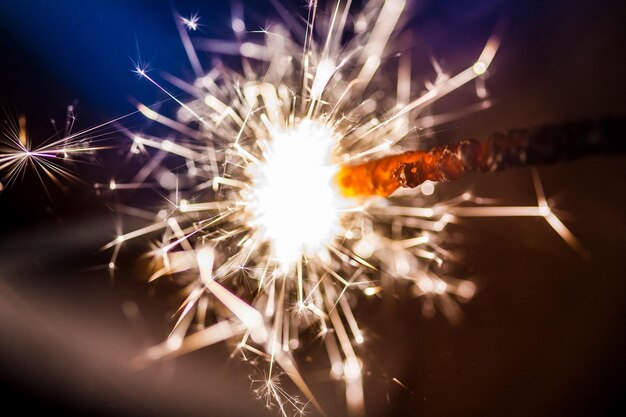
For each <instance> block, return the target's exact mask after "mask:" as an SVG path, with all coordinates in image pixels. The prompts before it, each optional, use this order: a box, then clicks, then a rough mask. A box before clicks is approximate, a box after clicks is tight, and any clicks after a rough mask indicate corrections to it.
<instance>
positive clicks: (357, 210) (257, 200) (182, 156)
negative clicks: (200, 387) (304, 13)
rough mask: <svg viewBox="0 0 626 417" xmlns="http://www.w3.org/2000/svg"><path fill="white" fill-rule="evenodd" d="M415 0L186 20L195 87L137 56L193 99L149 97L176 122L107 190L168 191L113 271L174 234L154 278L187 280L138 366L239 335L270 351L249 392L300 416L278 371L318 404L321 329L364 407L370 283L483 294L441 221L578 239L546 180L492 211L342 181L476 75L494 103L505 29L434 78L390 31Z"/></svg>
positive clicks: (442, 298) (414, 133) (398, 146)
mask: <svg viewBox="0 0 626 417" xmlns="http://www.w3.org/2000/svg"><path fill="white" fill-rule="evenodd" d="M406 7H407V5H406V2H405V1H404V0H387V1H383V0H370V1H368V2H366V3H365V5H364V6H363V8H362V9H360V10H351V2H350V1H338V2H336V3H334V4H333V5H332V7H331V8H330V9H329V13H328V14H325V15H324V16H326V17H327V18H320V13H319V11H318V6H317V1H313V2H311V3H310V7H309V9H308V20H307V23H306V24H305V25H304V26H302V25H301V23H300V21H299V20H298V19H297V18H290V17H289V13H288V12H287V11H286V10H285V9H284V8H283V7H282V6H280V5H277V9H278V11H279V13H280V14H281V16H282V17H283V19H284V21H283V22H281V23H275V24H272V25H271V26H269V29H264V30H262V31H260V32H253V33H250V34H249V35H250V36H251V37H252V39H250V40H248V39H247V36H248V35H247V34H246V33H245V29H246V25H245V23H244V19H243V13H242V12H241V11H240V10H236V11H235V13H234V16H233V20H232V29H233V31H234V38H235V40H234V41H232V42H229V41H224V40H197V41H195V42H192V41H191V39H190V37H189V32H188V31H194V30H195V29H196V28H197V25H198V19H197V17H196V16H195V15H193V16H192V17H191V18H189V19H187V18H179V19H177V20H176V22H177V25H178V27H179V33H180V34H181V39H182V41H183V45H184V47H185V50H186V52H187V54H188V56H189V60H190V63H191V66H192V68H193V70H194V71H195V74H196V80H195V81H193V82H192V83H187V82H184V81H182V80H180V79H178V78H176V77H173V76H170V75H167V76H166V77H165V78H166V80H167V81H168V82H169V83H171V84H172V85H173V86H174V87H176V88H178V89H180V90H182V91H184V92H185V93H188V94H189V95H190V96H191V98H190V99H189V100H181V99H180V98H179V97H180V96H179V94H178V93H173V92H170V91H169V89H167V88H166V87H164V86H163V85H162V84H161V83H160V82H158V81H157V80H155V78H153V76H152V75H151V74H150V73H148V72H147V71H145V70H144V69H141V68H138V69H137V73H138V74H139V75H140V76H141V77H143V78H145V79H146V80H147V81H149V82H151V83H153V84H154V85H155V86H156V87H157V88H159V89H161V90H162V91H163V92H164V93H166V94H167V95H168V96H169V97H170V98H171V99H172V100H173V102H175V103H176V104H178V105H179V109H178V112H177V114H176V117H175V118H172V117H168V116H167V115H165V114H160V113H158V112H156V111H154V110H153V109H151V108H149V107H147V106H145V105H143V104H139V105H138V110H139V111H140V112H141V113H143V114H144V115H145V116H146V117H147V118H148V119H150V120H153V121H156V122H158V123H160V124H162V125H164V126H166V127H168V128H170V129H172V130H173V132H175V134H173V135H168V136H167V137H166V138H163V137H160V136H156V135H150V134H148V133H146V132H132V131H125V132H126V134H127V136H128V138H129V140H130V143H131V145H130V146H131V147H130V149H131V155H136V154H144V155H148V156H149V158H150V159H149V162H147V163H146V164H145V166H144V167H143V168H142V169H141V170H139V172H138V173H137V175H136V177H135V178H134V179H133V180H132V181H130V182H128V183H120V182H117V181H113V180H112V181H111V182H110V183H109V184H97V185H96V186H97V187H99V188H108V189H110V190H112V191H113V190H115V191H119V190H123V189H136V188H142V187H153V183H148V179H149V178H150V177H152V178H154V179H155V180H156V182H157V183H158V184H159V186H160V187H162V188H163V189H165V190H166V191H167V192H168V193H169V196H168V202H169V204H167V205H166V206H164V207H163V208H162V210H160V211H159V212H158V213H156V214H155V215H154V217H153V218H154V222H153V223H150V224H148V225H146V226H145V227H143V228H141V229H137V230H132V231H128V232H125V233H124V232H121V231H120V233H119V234H118V236H117V237H116V238H115V239H114V240H113V241H112V242H111V243H109V244H108V245H107V246H106V248H107V249H108V248H113V256H112V259H111V262H110V264H109V267H110V270H111V271H114V270H115V269H116V262H117V258H118V256H119V252H120V249H121V247H122V246H123V245H124V243H125V242H127V241H128V240H130V239H135V238H146V237H148V236H150V235H153V234H155V233H161V238H160V240H159V243H158V244H157V245H156V247H154V249H153V250H152V251H151V252H150V255H151V256H152V259H153V265H154V271H153V273H152V275H151V277H150V279H149V280H150V281H154V280H157V279H159V278H161V277H164V276H173V277H175V278H176V279H178V280H180V282H181V285H183V286H184V289H185V300H184V302H183V304H182V306H181V308H180V310H179V312H178V316H177V320H176V324H175V326H174V329H173V330H172V332H171V335H170V336H169V338H168V340H167V341H165V342H163V343H162V344H160V345H157V346H154V347H153V348H151V349H149V350H148V351H147V352H146V353H145V355H143V356H141V357H140V358H138V362H139V363H142V364H145V363H146V361H153V360H158V359H162V358H166V357H173V356H178V355H181V354H183V353H186V352H189V351H192V350H195V349H200V348H202V347H205V346H209V345H212V344H215V343H218V342H222V341H229V342H233V344H232V346H233V354H236V355H240V356H241V357H242V358H244V359H246V360H253V358H255V362H259V361H260V362H265V364H266V365H265V369H266V371H263V372H261V375H263V376H262V377H261V378H255V379H254V380H253V391H254V393H255V395H257V396H261V397H263V398H265V399H266V401H267V405H268V406H270V405H272V404H274V405H275V406H276V407H277V410H278V412H279V413H280V414H281V415H283V416H287V415H290V414H291V413H292V412H295V413H304V404H303V402H302V401H300V400H298V399H296V398H294V397H293V396H292V395H291V394H288V393H287V391H286V390H285V389H284V388H282V387H281V382H280V380H279V376H280V375H282V374H284V375H286V376H287V377H288V378H290V379H291V380H292V381H293V382H294V383H295V385H296V386H297V387H298V389H299V390H300V391H301V393H302V394H303V395H304V396H305V397H306V399H307V401H306V403H308V404H312V405H313V406H314V407H315V408H317V409H318V410H321V409H322V407H321V406H320V404H318V402H317V401H316V399H315V397H314V396H313V393H312V391H311V390H310V389H309V387H308V386H307V384H306V382H305V378H304V377H303V375H302V374H301V373H300V372H299V370H298V366H297V360H296V359H297V356H298V355H297V350H298V348H299V347H300V346H301V344H302V340H303V338H314V337H318V338H319V340H320V341H321V343H322V345H323V347H324V348H325V350H326V352H327V353H328V361H327V362H326V363H324V364H320V365H319V366H320V367H321V368H327V369H328V375H329V377H330V378H332V379H335V380H337V381H341V382H342V383H343V384H345V392H346V403H347V409H348V411H349V413H351V414H353V415H359V414H362V413H363V412H364V394H363V375H364V369H366V368H367V367H368V364H367V363H364V362H363V361H362V360H361V359H360V357H359V349H360V348H359V346H360V345H361V344H363V343H365V342H366V339H367V335H366V333H365V332H364V331H363V330H362V329H361V327H360V326H359V323H358V322H357V320H356V319H355V316H354V314H353V311H352V308H353V306H354V305H355V303H356V301H357V300H358V298H359V297H360V295H361V294H362V295H364V296H375V295H376V294H379V293H381V292H383V293H384V292H385V291H387V290H391V289H392V288H394V287H396V286H397V285H406V286H407V287H408V288H410V293H412V294H414V295H416V296H421V297H423V300H424V301H423V302H424V306H425V307H424V311H425V312H427V313H428V314H431V313H432V312H433V311H434V307H435V306H439V307H440V308H441V310H442V311H443V312H444V313H445V314H446V315H448V316H449V317H450V318H451V319H452V320H454V319H456V318H457V317H458V315H459V311H458V307H457V306H456V304H455V300H459V299H460V300H468V299H470V298H472V296H473V295H474V293H475V290H476V288H475V285H474V284H473V283H472V282H471V281H467V280H461V279H455V278H451V277H446V276H442V275H441V274H440V273H438V271H440V270H441V269H440V266H441V265H442V264H443V263H444V262H445V261H446V259H447V258H448V257H449V251H448V249H447V246H448V243H447V242H446V241H445V240H444V238H443V237H442V235H441V234H440V232H441V231H442V230H444V229H445V228H446V227H447V226H448V225H449V224H451V223H454V222H457V221H458V219H459V218H461V217H468V216H479V217H480V216H536V217H543V218H545V219H546V220H547V222H548V223H549V224H550V225H551V226H552V227H553V228H554V229H555V230H556V231H557V232H558V233H559V234H560V235H561V236H562V237H563V238H564V239H565V240H567V241H568V242H569V243H570V244H572V245H573V246H575V247H578V248H580V247H581V246H580V244H579V243H578V241H577V240H576V239H575V238H574V237H573V235H572V234H571V233H570V232H569V231H568V230H567V228H566V227H565V226H564V225H563V223H562V222H561V221H560V220H559V219H558V218H557V217H556V215H555V214H554V213H553V212H552V210H551V209H550V207H549V205H548V203H547V200H546V199H545V197H544V195H543V191H542V189H541V184H540V182H539V180H538V178H536V189H537V195H538V204H537V205H536V206H529V207H495V206H488V207H485V206H484V204H485V203H489V201H488V200H484V199H480V198H477V197H475V196H473V195H471V194H469V193H464V194H462V195H460V196H458V197H457V198H453V199H451V200H447V201H436V200H435V196H434V194H433V193H434V187H435V184H434V183H433V182H430V181H426V182H424V183H422V184H421V185H419V187H418V188H417V189H416V190H407V189H399V190H397V191H395V188H397V187H395V188H394V189H392V190H388V192H385V193H377V192H369V193H357V192H353V191H354V190H353V189H352V188H351V187H350V186H346V183H345V181H343V180H342V178H343V179H345V175H344V174H345V173H346V172H350V169H352V168H350V167H358V166H360V165H359V164H367V163H368V161H375V160H378V158H385V157H387V156H388V155H390V154H397V153H399V152H402V151H404V150H405V149H406V146H407V144H412V146H415V142H416V141H417V142H419V140H420V138H421V137H422V136H421V134H422V130H421V128H424V130H423V132H425V133H428V132H429V131H430V129H433V128H435V127H436V126H437V124H438V123H444V122H445V121H448V120H451V119H453V118H454V117H460V116H462V115H463V114H464V112H463V111H459V112H458V113H455V114H436V113H434V111H433V108H432V104H433V103H434V102H435V101H437V100H438V99H440V98H441V97H443V96H446V95H448V94H450V93H452V92H454V91H455V90H457V89H459V88H462V87H463V86H465V85H467V84H468V83H470V82H472V81H473V80H478V81H477V83H476V89H477V103H476V104H475V105H473V106H471V107H470V109H480V108H485V107H488V106H489V105H490V103H489V101H488V100H487V99H486V90H485V87H484V79H483V78H481V77H484V76H485V75H486V74H487V72H488V68H489V65H490V63H491V61H492V59H493V58H494V56H495V54H496V51H497V49H498V45H499V39H498V37H497V36H494V37H492V38H490V39H489V40H488V41H487V43H486V45H485V47H484V48H483V51H482V53H481V54H480V55H479V56H478V58H477V60H476V61H475V62H473V63H471V65H470V66H469V67H468V68H466V69H464V70H462V71H460V72H458V73H456V74H455V75H452V76H450V75H448V74H447V73H446V72H444V71H443V70H442V69H441V68H440V67H439V65H437V64H435V77H434V80H432V81H429V82H425V83H424V84H423V86H421V85H419V84H418V83H417V82H416V81H414V80H413V79H412V76H411V68H410V66H411V58H410V56H409V55H408V53H407V52H408V51H406V50H405V49H403V47H402V45H399V44H397V43H395V42H394V39H397V38H398V36H399V34H400V33H401V29H402V25H403V22H405V21H406V18H407V17H406V16H405V9H406ZM259 38H262V39H261V40H259ZM194 43H195V48H198V49H205V50H209V51H212V52H215V53H222V54H232V55H238V56H240V57H241V70H240V71H237V70H234V69H230V68H228V67H227V66H225V65H224V64H221V63H218V64H216V65H215V66H214V68H213V69H211V70H210V71H208V72H205V71H204V69H203V68H202V65H201V63H200V60H199V58H198V56H197V52H196V49H195V48H194ZM398 57H399V58H398ZM390 74H394V75H393V76H391V75H390ZM169 156H171V157H172V158H178V159H179V160H180V161H181V163H180V164H178V165H176V167H175V168H174V169H169V168H168V166H170V165H171V164H168V163H166V158H167V157H169ZM137 157H139V156H137ZM413 162H414V161H413ZM354 170H356V169H354ZM342 173H343V174H342ZM365 177H367V176H365ZM360 180H362V181H368V180H371V178H369V177H367V178H363V176H361V178H360ZM416 185H417V184H416ZM393 191H395V192H394V193H393V195H391V196H390V197H389V198H383V197H381V195H384V197H387V195H388V194H390V193H391V192H393ZM194 321H195V322H196V324H197V325H198V326H192V323H193V322H194ZM198 328H199V329H200V330H195V329H198ZM192 329H193V330H192Z"/></svg>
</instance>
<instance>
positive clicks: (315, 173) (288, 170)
mask: <svg viewBox="0 0 626 417" xmlns="http://www.w3.org/2000/svg"><path fill="white" fill-rule="evenodd" d="M335 144H336V139H335V137H334V135H333V132H332V130H331V128H330V127H328V126H323V125H320V124H317V123H315V122H312V121H310V120H305V121H302V122H300V123H298V124H297V125H296V126H295V127H294V128H292V129H289V130H284V131H278V132H274V133H273V135H272V138H271V143H270V150H269V151H268V152H267V154H266V158H265V160H264V161H263V162H261V163H259V164H258V166H256V167H255V168H254V169H253V170H252V177H253V182H254V185H255V191H254V195H253V202H252V204H251V206H252V210H253V216H254V219H253V220H252V222H253V223H254V224H255V225H256V226H257V227H258V228H259V229H260V230H261V232H262V235H263V238H264V239H265V240H268V241H269V242H270V243H271V248H272V254H273V256H275V257H276V258H277V260H278V262H279V263H280V264H281V266H282V268H283V269H287V270H288V269H290V268H291V267H292V266H293V265H294V263H295V262H296V261H297V260H298V259H300V257H301V256H303V255H307V256H314V255H318V254H320V253H321V252H324V251H325V250H326V245H327V244H329V243H331V241H332V239H333V237H334V236H335V235H336V234H337V233H339V232H340V230H341V229H340V224H339V220H340V215H339V211H338V208H339V204H338V203H339V202H340V201H341V200H340V199H341V197H340V194H339V190H337V188H336V186H335V185H334V181H333V178H334V176H335V174H336V172H337V168H336V166H334V165H333V164H332V161H331V159H332V151H333V148H334V146H335Z"/></svg>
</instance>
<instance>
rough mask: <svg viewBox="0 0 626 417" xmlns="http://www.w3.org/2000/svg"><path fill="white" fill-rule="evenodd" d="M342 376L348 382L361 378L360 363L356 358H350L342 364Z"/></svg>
mask: <svg viewBox="0 0 626 417" xmlns="http://www.w3.org/2000/svg"><path fill="white" fill-rule="evenodd" d="M343 375H344V376H345V377H346V379H348V380H354V379H357V378H358V377H360V376H361V362H360V361H359V360H358V359H357V358H356V357H350V358H348V359H346V360H345V362H344V363H343Z"/></svg>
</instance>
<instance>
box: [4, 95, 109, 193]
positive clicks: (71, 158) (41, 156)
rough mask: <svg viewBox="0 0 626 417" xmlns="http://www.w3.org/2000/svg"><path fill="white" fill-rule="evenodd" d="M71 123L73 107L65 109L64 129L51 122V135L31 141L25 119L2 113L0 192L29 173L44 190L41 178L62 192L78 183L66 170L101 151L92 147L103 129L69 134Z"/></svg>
mask: <svg viewBox="0 0 626 417" xmlns="http://www.w3.org/2000/svg"><path fill="white" fill-rule="evenodd" d="M75 122H76V116H75V114H74V106H68V108H67V116H66V118H65V123H64V126H63V127H62V128H59V127H58V126H57V123H56V121H55V120H54V119H52V120H51V123H52V127H53V128H54V131H55V133H54V135H53V136H51V137H50V138H48V139H46V140H43V141H33V140H32V139H31V137H30V136H29V134H28V130H27V127H26V117H25V116H23V115H22V116H19V117H13V116H12V115H11V114H10V113H9V112H5V118H4V119H3V125H2V128H1V129H0V191H2V190H3V189H4V188H5V187H8V186H10V185H12V184H13V183H15V182H16V181H17V180H18V179H19V178H20V177H21V176H23V175H24V174H25V173H26V171H27V170H29V169H31V170H32V171H33V172H34V173H35V174H36V175H37V177H38V178H39V179H40V181H41V183H42V184H43V185H44V186H45V181H44V178H48V179H50V180H51V181H52V182H54V183H55V184H56V185H57V186H59V187H60V188H62V189H64V188H65V184H64V183H65V182H66V181H74V182H81V181H82V180H81V179H80V178H79V177H78V176H76V175H75V174H73V173H72V172H71V171H70V170H69V169H68V166H69V165H71V164H72V163H76V162H80V161H85V158H86V157H88V156H91V155H93V154H94V153H95V152H96V151H97V150H99V149H103V147H101V146H96V145H95V143H96V142H97V141H98V140H99V139H101V138H102V137H103V136H104V135H105V133H104V132H103V131H102V129H101V128H102V127H103V126H104V125H100V126H95V127H93V128H90V129H88V130H85V131H80V132H76V133H73V132H72V131H73V129H74V124H75ZM107 124H108V123H107ZM99 129H100V131H99V133H98V134H97V135H94V134H93V132H94V131H98V130H99Z"/></svg>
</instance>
